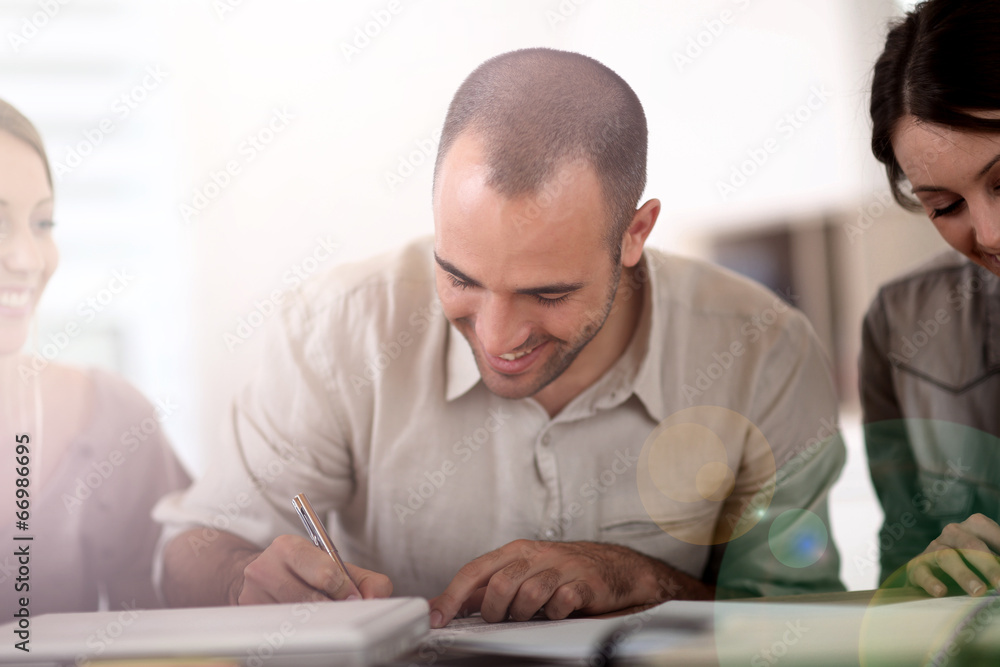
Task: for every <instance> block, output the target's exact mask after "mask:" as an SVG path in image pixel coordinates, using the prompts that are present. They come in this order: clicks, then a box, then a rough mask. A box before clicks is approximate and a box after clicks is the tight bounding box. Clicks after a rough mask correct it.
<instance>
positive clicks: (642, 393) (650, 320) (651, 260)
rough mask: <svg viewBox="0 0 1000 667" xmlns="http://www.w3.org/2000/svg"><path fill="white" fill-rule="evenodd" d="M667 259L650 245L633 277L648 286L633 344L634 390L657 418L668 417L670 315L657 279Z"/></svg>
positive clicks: (661, 287) (653, 416)
mask: <svg viewBox="0 0 1000 667" xmlns="http://www.w3.org/2000/svg"><path fill="white" fill-rule="evenodd" d="M665 260H666V256H665V255H664V254H663V253H661V252H659V251H657V250H650V249H648V248H647V249H645V250H644V251H643V253H642V262H641V263H640V264H639V266H638V267H637V269H636V271H635V273H634V274H633V275H634V279H635V280H637V281H642V282H644V283H645V286H646V288H647V289H646V290H644V295H645V303H644V304H643V309H642V317H641V318H640V320H639V329H638V331H637V332H636V336H635V338H634V339H633V341H632V345H631V346H630V347H636V354H637V357H636V358H637V359H638V360H639V361H638V362H637V363H638V367H639V368H638V371H637V372H636V374H635V380H634V381H633V384H632V392H633V393H635V395H636V396H638V397H639V400H640V401H642V404H643V406H644V407H645V408H646V412H648V413H649V415H650V416H651V417H652V418H653V419H655V420H656V421H657V422H661V421H663V420H664V419H666V414H664V410H663V407H664V398H663V346H664V345H665V340H666V338H665V330H666V319H667V313H666V312H664V311H663V309H664V304H665V303H666V295H665V294H662V293H661V291H662V290H664V289H665V288H664V287H663V285H662V284H661V281H660V280H659V279H657V275H658V273H659V271H660V267H661V266H662V265H663V264H664V261H665Z"/></svg>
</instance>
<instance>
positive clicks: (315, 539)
mask: <svg viewBox="0 0 1000 667" xmlns="http://www.w3.org/2000/svg"><path fill="white" fill-rule="evenodd" d="M294 500H295V502H293V503H292V504H293V505H294V506H295V511H296V512H298V513H299V518H300V519H302V524H303V525H304V526H305V527H306V532H307V533H309V539H310V540H312V543H313V544H315V545H316V546H318V547H320V548H323V544H322V543H321V542H320V539H319V534H318V533H317V532H316V526H314V525H313V522H312V518H311V517H310V516H309V514H308V513H307V512H306V510H305V508H304V507H303V506H302V503H300V502H299V501H298V498H297V497H296V498H295V499H294Z"/></svg>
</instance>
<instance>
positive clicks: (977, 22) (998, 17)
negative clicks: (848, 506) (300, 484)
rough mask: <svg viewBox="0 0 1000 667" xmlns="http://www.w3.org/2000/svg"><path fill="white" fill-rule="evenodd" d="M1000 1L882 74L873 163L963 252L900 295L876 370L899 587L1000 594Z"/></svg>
mask: <svg viewBox="0 0 1000 667" xmlns="http://www.w3.org/2000/svg"><path fill="white" fill-rule="evenodd" d="M998 36H1000V1H998V0H974V1H965V2H955V1H954V0H931V1H929V2H924V3H921V4H920V5H918V6H917V7H916V8H915V9H914V10H913V11H912V12H910V13H909V14H907V16H906V17H905V18H904V19H903V20H902V21H900V22H899V23H897V24H895V25H894V26H893V27H892V29H891V30H890V32H889V35H888V37H887V39H886V44H885V50H884V52H883V53H882V55H881V57H880V58H879V60H878V62H877V63H876V65H875V74H874V79H873V82H872V97H871V116H872V123H873V128H872V130H873V136H872V150H873V152H874V154H875V157H876V158H878V160H879V161H881V162H882V163H883V164H884V165H885V167H886V172H887V174H888V177H889V183H890V186H891V188H892V192H893V195H894V197H895V199H896V200H897V201H898V202H899V203H900V204H901V205H903V206H905V207H906V208H909V209H912V210H923V211H925V212H926V213H927V215H928V217H929V218H930V219H931V221H932V223H933V224H934V226H935V227H936V228H937V230H938V232H940V234H941V236H942V237H943V238H944V240H945V241H947V243H948V244H949V245H950V246H951V247H952V248H953V250H952V251H949V252H948V253H947V254H945V255H942V256H939V257H937V258H935V259H934V260H932V261H931V262H930V263H928V264H926V265H924V266H922V267H920V268H919V269H917V270H916V271H913V272H912V273H910V274H908V275H906V276H903V277H901V278H899V279H897V280H895V281H893V282H891V283H890V284H888V285H885V286H884V287H883V288H882V289H881V290H880V292H879V294H878V296H877V297H876V299H875V301H874V302H873V303H872V305H871V307H870V309H869V311H868V314H867V317H866V319H865V323H864V330H863V344H862V354H861V362H860V377H861V396H862V407H863V410H864V421H865V431H866V432H865V437H866V445H867V449H868V456H869V464H870V467H871V474H872V480H873V482H874V484H875V489H876V492H877V493H878V496H879V500H880V501H881V503H882V506H883V509H884V510H885V523H884V524H883V526H882V530H881V533H880V540H879V542H880V547H881V558H882V576H881V579H882V580H883V581H885V580H887V579H889V580H891V582H890V583H892V582H896V583H909V584H910V585H913V586H918V587H920V588H923V589H924V590H926V591H927V592H929V593H931V594H932V595H935V596H940V595H944V594H945V593H946V591H947V588H948V586H951V585H954V586H957V587H960V588H961V589H962V590H964V591H965V592H967V593H969V594H972V595H981V594H983V593H984V592H986V590H987V589H988V588H989V587H996V586H997V585H998V584H1000V565H998V560H997V554H1000V526H998V525H997V521H998V519H1000V437H998V436H1000V279H998V276H1000V37H998Z"/></svg>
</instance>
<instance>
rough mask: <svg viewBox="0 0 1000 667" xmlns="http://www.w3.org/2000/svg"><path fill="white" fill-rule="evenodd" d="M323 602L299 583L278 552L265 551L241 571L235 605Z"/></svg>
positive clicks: (317, 592)
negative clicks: (241, 580)
mask: <svg viewBox="0 0 1000 667" xmlns="http://www.w3.org/2000/svg"><path fill="white" fill-rule="evenodd" d="M323 600H329V598H328V597H327V596H325V595H323V594H322V593H320V592H319V591H317V590H315V589H314V588H313V587H311V586H309V585H307V584H306V583H305V582H304V581H302V579H300V578H299V577H298V575H297V574H296V573H295V572H294V571H293V570H292V569H290V568H289V567H288V563H287V562H286V561H285V560H284V559H283V554H281V553H279V552H277V551H271V552H268V550H267V549H265V550H264V551H263V552H262V553H261V554H260V555H259V556H258V557H257V558H255V559H254V560H252V561H250V563H248V564H247V566H246V567H245V568H243V587H242V590H241V591H240V595H239V598H238V599H237V604H241V605H242V604H270V603H274V602H301V601H315V602H319V601H323Z"/></svg>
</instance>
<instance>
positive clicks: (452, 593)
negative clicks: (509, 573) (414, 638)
mask: <svg viewBox="0 0 1000 667" xmlns="http://www.w3.org/2000/svg"><path fill="white" fill-rule="evenodd" d="M502 549H503V547H501V548H500V549H497V550H496V551H491V552H490V553H488V554H485V555H483V556H480V557H479V558H476V559H475V560H472V561H469V562H468V563H466V564H465V565H463V566H462V569H461V570H459V571H458V574H456V575H455V578H454V579H452V580H451V583H449V584H448V587H447V588H445V589H444V592H443V593H441V595H439V596H437V597H436V598H434V599H432V600H431V601H430V603H431V627H432V628H443V627H444V626H446V625H448V623H450V622H451V619H453V618H455V616H456V614H458V612H459V610H461V609H462V606H463V605H464V604H465V602H466V601H467V600H468V599H469V598H470V597H471V596H472V594H473V593H475V592H476V590H478V589H479V588H482V587H483V586H486V584H487V583H488V582H489V580H490V577H492V576H493V574H494V573H495V572H496V571H497V570H500V569H502V568H504V567H505V566H506V565H507V564H508V560H507V558H506V557H503V554H502V553H501V552H502Z"/></svg>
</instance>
